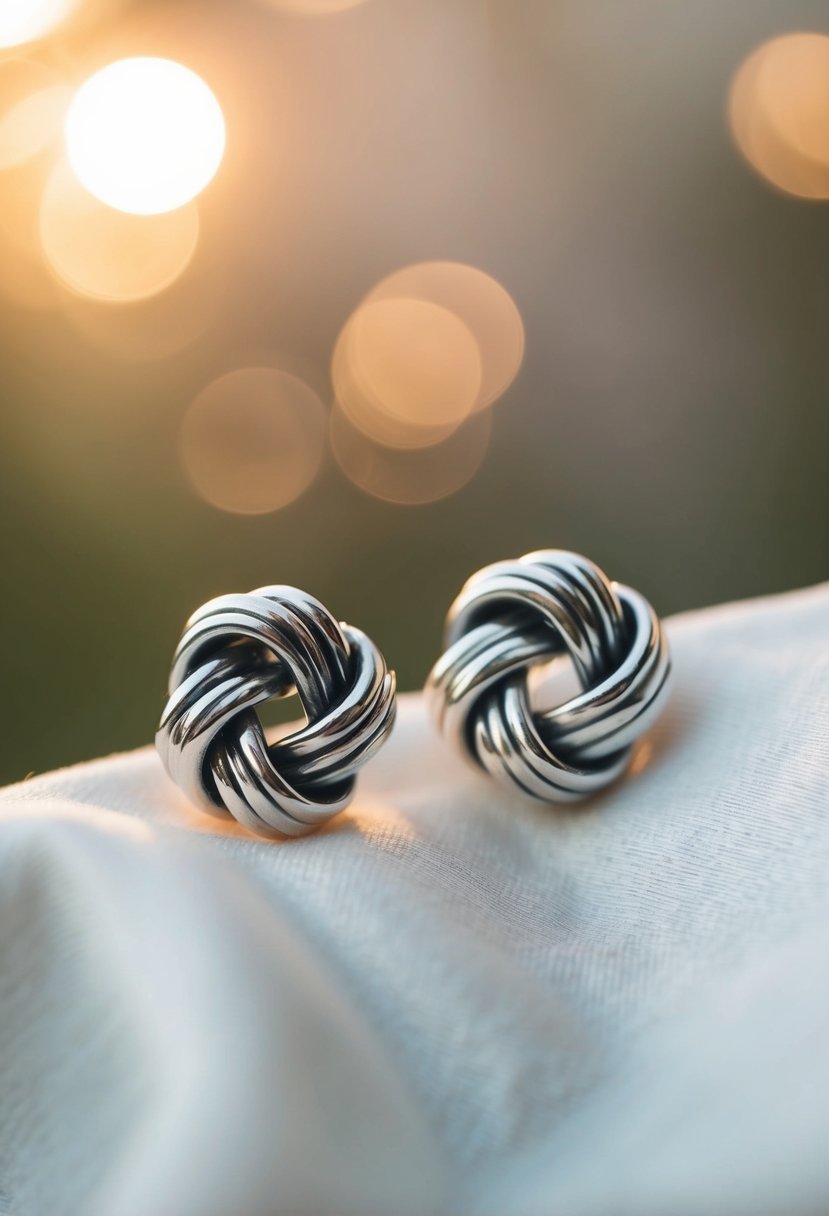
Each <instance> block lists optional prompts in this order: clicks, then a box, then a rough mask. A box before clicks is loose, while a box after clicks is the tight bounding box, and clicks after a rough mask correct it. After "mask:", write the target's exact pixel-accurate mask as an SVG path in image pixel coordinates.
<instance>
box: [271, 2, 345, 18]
mask: <svg viewBox="0 0 829 1216" xmlns="http://www.w3.org/2000/svg"><path fill="white" fill-rule="evenodd" d="M264 2H265V3H266V4H268V5H270V7H271V8H276V9H279V10H280V11H281V12H285V13H296V14H298V15H299V16H302V17H325V16H327V15H328V14H329V13H343V12H345V11H346V9H349V8H356V7H357V6H358V5H359V4H364V3H365V0H264Z"/></svg>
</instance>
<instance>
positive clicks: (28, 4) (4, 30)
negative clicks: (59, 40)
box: [0, 0, 75, 47]
mask: <svg viewBox="0 0 829 1216" xmlns="http://www.w3.org/2000/svg"><path fill="white" fill-rule="evenodd" d="M74 7H75V0H0V47H7V46H20V45H21V44H22V43H24V42H33V41H34V40H35V39H36V38H42V37H43V36H44V34H48V33H49V32H50V31H51V30H53V29H54V28H55V26H56V25H57V24H58V23H59V22H60V21H62V20H63V18H64V17H66V16H67V15H68V13H69V12H70V11H71V10H72V9H73V8H74Z"/></svg>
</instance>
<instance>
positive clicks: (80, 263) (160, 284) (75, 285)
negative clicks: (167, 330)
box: [40, 164, 199, 303]
mask: <svg viewBox="0 0 829 1216" xmlns="http://www.w3.org/2000/svg"><path fill="white" fill-rule="evenodd" d="M198 238H199V213H198V208H197V207H196V204H195V203H189V204H188V205H187V206H186V207H180V208H179V209H178V210H176V211H170V212H166V213H164V214H159V215H129V214H127V213H125V212H123V211H116V210H114V209H113V208H112V207H107V206H105V205H104V204H103V203H101V202H99V201H98V200H97V199H96V198H93V197H92V195H90V194H88V193H87V192H86V190H84V189H83V187H82V186H81V185H80V184H79V183H78V182H77V180H76V179H75V177H74V176H73V175H72V174H71V173H70V172H69V170H68V168H67V166H66V165H65V164H61V165H58V166H57V168H56V169H55V171H54V172H53V174H52V176H51V178H50V179H49V182H48V184H47V186H46V189H45V190H44V192H43V198H42V201H41V206H40V240H41V245H42V248H43V253H44V255H45V257H46V259H47V261H48V263H49V266H50V267H51V269H52V270H53V272H54V273H55V275H56V276H57V277H58V278H59V279H60V281H61V282H62V283H63V284H64V285H65V286H66V287H69V288H70V289H71V290H72V291H74V292H77V293H78V294H79V295H82V296H88V297H91V298H93V299H97V300H107V301H110V302H113V303H116V302H118V303H126V302H132V301H135V300H144V299H147V298H148V297H150V296H153V295H156V294H157V293H158V292H160V291H163V290H164V289H165V288H166V287H169V286H170V284H171V283H173V282H175V280H176V279H177V278H178V277H179V275H181V274H182V272H183V271H184V270H185V269H186V267H187V266H188V264H189V262H190V260H191V258H192V257H193V254H194V253H195V250H196V246H197V244H198Z"/></svg>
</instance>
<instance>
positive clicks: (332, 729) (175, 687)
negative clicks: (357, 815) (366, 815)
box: [155, 587, 395, 836]
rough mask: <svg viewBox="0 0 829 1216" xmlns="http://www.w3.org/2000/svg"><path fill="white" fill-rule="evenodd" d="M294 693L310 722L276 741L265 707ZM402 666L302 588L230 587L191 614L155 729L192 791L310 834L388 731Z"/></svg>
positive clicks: (282, 830) (341, 801)
mask: <svg viewBox="0 0 829 1216" xmlns="http://www.w3.org/2000/svg"><path fill="white" fill-rule="evenodd" d="M293 692H296V693H297V694H298V696H299V700H300V702H301V704H302V708H303V709H304V711H305V716H306V723H305V725H304V726H302V727H301V728H300V729H299V730H296V731H294V732H293V734H290V735H288V736H286V737H285V738H282V739H280V740H278V742H276V743H272V744H268V742H267V740H266V738H265V732H264V730H263V727H262V724H261V722H260V721H259V717H258V715H257V713H256V710H255V708H254V707H255V706H256V705H259V704H261V703H262V702H264V701H267V700H269V699H270V698H271V697H283V696H287V695H289V694H290V693H293ZM394 692H395V678H394V673H393V672H389V671H388V670H387V668H386V663H385V660H384V659H383V656H382V655H381V653H380V651H379V650H378V649H377V647H376V646H375V645H374V643H373V642H372V641H371V640H370V639H369V638H368V637H366V635H365V634H364V633H361V632H360V630H359V629H354V628H352V627H351V626H350V625H346V624H343V623H340V622H337V621H336V620H335V619H334V617H333V616H332V615H331V614H330V612H328V611H327V609H326V608H324V607H323V605H322V604H320V603H319V601H318V600H315V599H314V598H313V597H312V596H310V595H306V594H305V592H303V591H298V590H297V589H296V588H294V587H260V588H259V589H258V590H257V591H252V592H250V594H249V595H223V596H219V597H218V598H217V599H214V600H210V601H209V602H208V603H206V604H204V605H203V607H201V608H199V610H198V611H197V612H195V613H194V614H193V616H191V617H190V619H189V621H188V622H187V624H186V625H185V628H184V634H183V636H182V639H181V641H180V642H179V644H178V647H177V649H176V652H175V655H174V657H173V666H172V671H171V673H170V684H169V700H168V701H167V705H166V707H165V709H164V713H163V714H162V717H161V722H160V724H159V727H158V732H157V734H156V739H155V742H156V747H157V748H158V752H159V755H160V756H161V759H162V762H163V764H164V767H165V768H166V770H167V772H168V773H169V775H170V776H171V777H172V779H173V780H174V781H175V782H176V783H177V785H179V786H180V787H181V788H182V789H183V790H184V792H185V793H186V794H187V795H188V796H189V797H190V799H191V800H192V801H193V802H195V803H197V804H198V805H199V806H201V807H202V808H203V809H205V810H207V811H210V812H211V813H213V814H219V815H224V814H226V813H227V812H230V814H231V815H233V816H235V818H236V819H238V820H239V822H240V823H242V824H244V825H245V827H247V828H250V829H251V830H252V831H254V832H257V833H259V834H260V835H265V836H274V835H286V836H302V835H304V834H305V833H306V832H311V831H313V829H314V828H316V827H318V826H319V825H320V824H321V823H323V822H325V820H327V819H330V818H331V816H332V815H336V814H337V813H338V812H339V811H341V810H343V808H344V807H346V806H347V805H348V803H349V802H350V800H351V796H352V793H353V791H354V783H355V776H354V774H355V772H356V770H357V769H358V768H359V767H360V765H362V764H363V763H364V762H365V761H366V760H368V758H369V757H370V756H371V755H373V753H374V752H375V751H376V750H377V748H378V747H380V745H381V744H382V743H383V741H384V740H385V739H386V737H387V736H388V734H389V732H390V730H391V728H392V724H393V722H394V713H395V699H394Z"/></svg>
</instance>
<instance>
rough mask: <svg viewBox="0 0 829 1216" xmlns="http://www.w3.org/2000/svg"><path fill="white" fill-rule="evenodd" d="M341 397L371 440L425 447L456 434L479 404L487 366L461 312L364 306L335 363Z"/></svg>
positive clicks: (429, 306) (427, 306)
mask: <svg viewBox="0 0 829 1216" xmlns="http://www.w3.org/2000/svg"><path fill="white" fill-rule="evenodd" d="M331 370H332V379H333V383H334V395H335V397H336V399H337V401H338V402H339V403H340V405H341V406H342V408H343V410H344V411H345V412H346V414H347V415H348V417H349V418H350V419H351V421H352V422H353V423H354V425H355V426H356V427H358V428H359V429H360V430H361V431H363V432H364V433H365V434H366V435H368V436H369V437H370V438H371V439H374V440H376V441H377V442H380V443H384V444H386V445H388V446H390V447H401V448H402V447H422V446H426V445H428V444H432V443H435V442H438V441H439V440H441V439H443V438H445V437H446V436H447V435H449V434H451V433H452V431H453V430H454V429H455V428H456V427H458V426H459V425H460V424H461V422H463V420H464V419H465V418H466V417H468V415H469V413H470V412H471V410H472V408H473V406H474V404H475V401H476V400H477V397H478V392H479V390H480V383H481V359H480V353H479V350H478V344H477V342H476V341H475V338H474V335H473V334H472V333H471V331H470V330H469V329H468V327H467V326H466V325H464V323H463V321H461V320H460V319H459V318H458V317H457V316H456V315H455V314H454V313H452V312H450V311H449V310H448V309H446V308H442V307H441V306H439V305H437V304H433V303H430V302H429V301H426V300H411V299H397V298H394V299H382V300H369V301H368V302H366V303H365V304H361V305H360V306H359V308H358V309H357V310H356V312H354V313H353V314H352V315H351V317H350V318H349V320H348V321H347V323H346V325H345V327H344V329H343V331H342V333H341V335H340V338H339V340H338V342H337V346H336V348H335V352H334V358H333V361H332V369H331Z"/></svg>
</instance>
